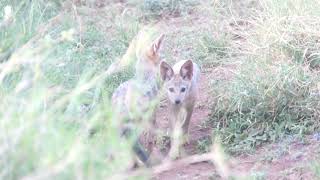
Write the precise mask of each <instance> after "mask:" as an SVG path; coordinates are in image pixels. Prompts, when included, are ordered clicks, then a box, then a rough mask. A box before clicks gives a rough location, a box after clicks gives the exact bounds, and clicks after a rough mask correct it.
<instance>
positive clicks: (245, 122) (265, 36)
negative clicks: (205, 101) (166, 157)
mask: <svg viewBox="0 0 320 180" xmlns="http://www.w3.org/2000/svg"><path fill="white" fill-rule="evenodd" d="M64 3H65V1H58V0H57V1H44V0H34V1H29V0H23V1H18V0H15V1H8V0H4V1H1V2H0V24H1V27H0V39H1V41H0V104H1V106H0V157H1V158H0V179H20V178H24V177H30V178H31V179H34V178H36V177H38V178H40V179H75V178H79V179H80V178H83V179H108V178H110V177H111V176H113V175H116V174H121V175H123V174H122V172H123V171H124V170H125V169H126V167H127V165H128V164H129V160H130V159H131V157H130V156H131V154H130V152H129V149H130V148H129V146H130V142H127V141H124V140H123V139H120V138H119V136H118V131H117V128H116V125H117V122H116V121H115V120H114V119H113V112H112V110H111V108H110V103H109V100H110V95H111V94H112V92H113V91H114V89H115V88H116V87H117V86H118V85H119V84H120V83H121V82H123V81H125V80H127V79H129V78H130V77H132V76H133V71H134V69H133V68H132V66H131V67H128V68H127V69H124V70H123V71H121V72H119V73H117V74H114V75H112V76H111V77H106V76H105V75H104V72H105V70H106V69H107V68H108V67H109V65H110V64H111V63H112V62H115V61H117V60H118V59H119V58H121V56H122V55H123V54H124V53H125V52H126V49H127V48H128V46H129V45H130V42H131V40H132V39H133V37H134V36H135V35H136V34H137V32H138V31H139V29H140V28H141V27H142V26H143V25H145V24H148V23H149V22H151V21H154V20H155V21H161V20H163V19H162V18H164V19H165V21H164V22H166V23H170V21H168V18H172V19H175V18H177V17H180V18H181V19H179V20H180V21H175V22H173V23H177V24H174V25H177V26H172V27H175V28H176V29H169V30H168V29H165V28H164V29H165V33H167V36H166V42H165V47H164V49H163V52H164V54H165V57H166V58H167V60H168V61H170V62H175V61H178V60H181V59H192V60H194V61H195V62H197V63H198V64H199V65H201V66H202V67H203V68H208V69H210V68H215V67H219V66H222V67H223V66H224V65H226V64H228V65H230V64H231V65H234V66H237V67H236V68H235V69H234V70H233V71H232V73H233V75H232V76H231V78H226V79H224V80H223V81H221V80H216V81H215V80H213V81H212V84H211V87H212V92H213V96H214V98H213V100H214V102H212V104H214V106H213V107H212V113H211V116H210V120H209V122H208V124H210V125H211V126H212V127H214V131H213V134H214V135H219V136H220V137H221V142H222V143H223V144H224V147H225V148H226V149H227V150H228V151H229V152H231V153H242V152H248V151H254V150H255V147H257V146H260V145H262V144H263V143H266V142H274V141H278V140H281V139H282V138H284V137H288V136H299V137H302V138H303V136H304V135H305V134H309V133H313V132H314V131H315V130H318V128H319V123H318V122H317V120H318V118H319V108H318V107H319V102H320V101H319V100H320V99H319V98H320V96H319V93H318V89H319V87H318V86H319V85H318V84H319V83H318V81H319V78H318V67H319V53H318V51H319V43H318V40H317V39H318V37H319V29H320V23H319V16H320V11H319V8H317V7H318V6H316V5H317V4H318V5H319V2H318V1H316V0H295V1H289V0H284V1H278V0H267V1H264V2H259V3H256V4H254V7H253V8H252V7H251V8H247V9H236V8H235V7H237V5H238V4H237V3H240V2H234V3H231V1H223V2H222V1H221V2H218V1H217V2H214V3H211V2H208V3H204V4H202V3H203V2H195V1H193V0H191V1H187V0H174V1H173V0H170V1H161V2H160V1H151V0H148V1H147V0H145V1H139V0H138V1H135V0H132V1H128V3H123V4H120V5H119V4H117V3H110V4H109V5H107V6H105V7H103V8H104V9H103V8H102V10H101V9H100V10H97V9H91V8H92V7H91V6H88V7H86V5H85V3H84V4H83V5H82V6H81V7H73V6H70V7H72V8H68V7H67V5H66V4H64ZM244 3H246V5H248V6H250V3H249V2H247V1H246V2H244ZM204 5H206V7H204ZM207 5H208V6H207ZM6 6H11V7H12V14H11V16H9V19H8V20H5V17H6V15H5V14H4V13H3V10H4V8H5V7H6ZM122 6H123V7H122ZM200 6H201V8H199V7H200ZM126 8H127V9H126ZM212 11H214V12H212ZM244 11H245V13H243V12H244ZM195 12H196V13H199V14H200V15H199V17H200V18H201V17H202V16H203V15H202V14H201V13H204V14H206V13H208V16H209V17H207V18H208V19H204V21H205V23H203V24H201V23H200V24H192V23H190V19H188V18H190V17H191V16H192V15H193V14H192V13H195ZM196 15H198V14H196ZM201 15H202V16H201ZM197 18H198V17H197ZM210 18H212V19H210ZM242 18H245V19H244V22H246V23H243V24H241V23H239V22H242V21H241V20H243V19H242ZM150 20H151V21H150ZM192 20H194V19H192ZM246 20H247V21H246ZM195 21H196V20H195ZM229 21H230V22H229ZM196 22H198V21H196ZM231 22H232V23H231ZM235 22H236V23H235ZM179 23H180V24H179ZM230 24H234V25H232V26H235V27H231V25H230ZM170 25H171V24H170ZM239 37H240V38H239ZM237 38H238V39H237ZM239 39H240V40H239ZM213 70H214V69H213ZM214 78H215V77H214ZM92 129H94V130H96V131H95V134H91V131H92ZM159 138H160V139H161V137H159ZM161 143H162V144H160V146H162V148H166V146H167V144H168V142H167V139H166V138H163V139H161ZM211 145H212V140H211V137H210V138H204V139H201V140H199V141H198V144H197V150H198V151H199V153H203V152H208V151H210V150H211V147H210V146H211ZM115 156H116V158H114V157H115ZM318 169H319V167H318V165H317V164H316V163H315V166H314V172H315V174H317V175H318V174H319V173H318V171H319V170H318ZM220 175H221V174H220ZM217 176H218V175H217ZM214 177H216V175H215V176H214ZM141 178H143V177H137V179H141ZM252 178H253V179H264V178H265V175H264V174H261V173H259V172H252Z"/></svg>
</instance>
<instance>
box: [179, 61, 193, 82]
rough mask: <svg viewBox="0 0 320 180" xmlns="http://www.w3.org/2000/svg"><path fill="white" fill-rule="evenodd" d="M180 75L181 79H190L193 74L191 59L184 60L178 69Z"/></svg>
mask: <svg viewBox="0 0 320 180" xmlns="http://www.w3.org/2000/svg"><path fill="white" fill-rule="evenodd" d="M180 76H181V77H182V79H185V80H191V79H192V76H193V62H192V61H191V60H188V61H186V62H185V63H184V64H183V65H182V66H181V69H180Z"/></svg>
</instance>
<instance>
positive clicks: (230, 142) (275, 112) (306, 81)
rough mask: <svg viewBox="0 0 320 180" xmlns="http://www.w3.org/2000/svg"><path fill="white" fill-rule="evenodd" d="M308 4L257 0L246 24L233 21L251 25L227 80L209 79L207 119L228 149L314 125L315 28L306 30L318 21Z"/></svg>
mask: <svg viewBox="0 0 320 180" xmlns="http://www.w3.org/2000/svg"><path fill="white" fill-rule="evenodd" d="M303 2H305V1H303ZM313 2H314V3H317V2H315V1H313ZM311 4H312V3H311V1H308V2H305V3H302V1H296V2H291V1H281V2H280V1H273V0H270V1H266V2H262V3H258V4H257V7H260V8H261V9H262V10H261V11H259V10H255V11H248V14H250V13H251V15H252V17H251V18H250V17H249V20H248V22H249V24H248V25H246V24H244V25H238V26H239V28H244V29H245V27H240V26H249V27H250V28H249V29H248V30H247V31H246V32H245V33H243V32H242V38H243V39H244V40H243V42H242V46H241V49H239V50H238V51H239V52H238V53H237V54H238V58H239V59H241V65H240V66H239V68H237V69H236V70H235V71H234V73H235V74H234V75H233V76H232V77H233V78H232V79H231V80H229V81H223V82H221V81H213V83H212V88H213V92H214V93H213V94H214V95H215V96H216V97H217V102H216V103H215V104H214V107H213V113H212V116H211V123H213V126H214V127H218V128H217V129H215V130H214V131H215V133H218V134H220V135H221V136H222V139H223V140H222V142H224V144H225V145H226V147H227V148H228V149H229V151H230V152H233V153H241V152H243V151H244V152H248V151H254V149H255V147H257V146H260V145H261V144H263V143H265V142H274V141H276V140H279V139H281V138H283V137H285V136H286V135H294V134H298V135H301V136H303V135H305V134H309V133H312V132H314V130H315V129H318V127H319V123H318V122H317V118H318V114H319V108H318V102H319V96H318V95H317V94H318V83H317V82H318V80H319V78H318V73H317V71H316V70H315V68H316V67H317V66H318V65H317V51H318V43H316V40H315V39H316V37H315V36H317V35H316V34H317V33H313V32H311V31H309V32H306V31H305V30H306V29H310V28H311V27H313V28H314V27H316V28H318V27H320V26H319V25H318V20H317V18H319V17H318V16H319V14H318V10H316V9H314V8H312V7H310V5H311ZM292 8H294V9H299V10H297V11H292V10H291V9H292ZM257 9H258V8H257ZM232 11H236V10H235V9H231V12H232ZM233 13H235V14H236V13H237V12H233ZM257 14H259V16H257ZM247 18H248V17H247ZM311 24H312V25H311ZM311 29H312V28H311ZM230 33H232V34H234V33H238V32H232V31H231V32H230ZM231 46H233V44H231ZM237 54H235V55H236V56H235V57H232V59H235V60H236V59H237ZM312 58H313V59H312Z"/></svg>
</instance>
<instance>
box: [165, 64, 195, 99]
mask: <svg viewBox="0 0 320 180" xmlns="http://www.w3.org/2000/svg"><path fill="white" fill-rule="evenodd" d="M160 76H161V79H162V80H163V81H164V88H165V90H166V92H167V95H168V98H169V100H170V101H171V103H172V104H176V105H180V104H182V103H183V102H184V101H185V98H186V97H187V96H188V94H189V92H190V88H191V81H192V76H193V63H192V61H191V60H188V61H186V62H185V63H184V64H183V65H182V66H181V68H180V71H179V72H176V73H175V72H174V71H173V69H172V67H171V66H170V65H169V64H168V63H166V62H164V61H163V62H161V65H160Z"/></svg>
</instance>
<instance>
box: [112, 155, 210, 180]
mask: <svg viewBox="0 0 320 180" xmlns="http://www.w3.org/2000/svg"><path fill="white" fill-rule="evenodd" d="M214 156H215V155H214V153H213V152H210V153H206V154H201V155H199V154H196V155H192V156H189V157H186V158H183V159H179V160H176V161H170V160H168V161H165V162H163V163H161V164H160V165H157V166H155V167H153V168H151V169H138V170H134V171H132V172H129V173H121V174H116V175H114V176H112V177H110V179H114V180H116V179H127V178H129V177H135V176H140V175H144V174H148V173H152V174H158V173H162V172H165V171H168V170H170V169H172V168H176V167H180V166H186V165H190V164H194V163H200V162H205V161H212V162H213V161H214Z"/></svg>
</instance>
